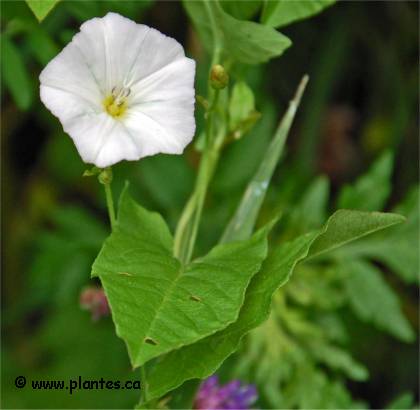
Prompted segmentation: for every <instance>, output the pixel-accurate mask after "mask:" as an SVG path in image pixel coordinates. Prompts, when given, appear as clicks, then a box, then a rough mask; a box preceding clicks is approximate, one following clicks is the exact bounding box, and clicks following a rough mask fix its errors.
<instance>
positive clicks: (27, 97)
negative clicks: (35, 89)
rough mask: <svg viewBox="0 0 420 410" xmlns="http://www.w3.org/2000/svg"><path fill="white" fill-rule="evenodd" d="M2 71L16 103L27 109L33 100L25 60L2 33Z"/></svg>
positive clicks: (0, 39) (22, 108)
mask: <svg viewBox="0 0 420 410" xmlns="http://www.w3.org/2000/svg"><path fill="white" fill-rule="evenodd" d="M0 43H1V72H2V78H3V80H4V83H5V85H6V87H7V89H8V90H9V91H10V94H11V95H12V97H13V100H14V101H15V103H16V105H17V106H18V107H19V108H20V109H21V110H27V109H28V108H29V106H30V105H31V102H32V97H33V95H32V86H31V82H30V77H29V74H28V71H27V70H26V65H25V61H24V60H23V58H22V55H21V54H20V52H19V50H18V48H17V47H16V46H15V45H14V44H13V43H12V41H11V40H10V39H9V38H8V37H7V36H6V35H4V34H3V35H1V38H0Z"/></svg>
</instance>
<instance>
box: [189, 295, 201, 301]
mask: <svg viewBox="0 0 420 410" xmlns="http://www.w3.org/2000/svg"><path fill="white" fill-rule="evenodd" d="M190 299H191V300H193V301H194V302H201V299H200V298H199V297H198V296H194V295H191V296H190Z"/></svg>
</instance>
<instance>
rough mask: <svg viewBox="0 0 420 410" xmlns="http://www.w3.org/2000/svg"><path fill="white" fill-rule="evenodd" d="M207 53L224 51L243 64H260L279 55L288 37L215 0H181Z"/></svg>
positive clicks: (288, 41)
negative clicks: (229, 10) (239, 16)
mask: <svg viewBox="0 0 420 410" xmlns="http://www.w3.org/2000/svg"><path fill="white" fill-rule="evenodd" d="M183 4H184V7H185V9H186V10H187V13H188V15H189V16H190V17H191V19H192V20H193V22H194V25H195V27H196V29H197V31H198V33H199V34H200V37H201V40H202V41H203V44H204V46H205V47H206V48H207V51H209V53H212V52H213V50H220V51H222V50H223V51H225V52H226V54H228V55H229V56H230V57H233V58H234V59H236V60H237V61H239V62H241V63H245V64H259V63H264V62H266V61H268V60H270V59H271V58H273V57H277V56H279V55H281V54H282V53H283V52H284V51H285V50H286V49H287V48H288V47H289V46H290V45H291V41H290V40H289V39H288V38H287V37H285V36H283V35H282V34H280V33H278V32H277V31H276V30H274V29H272V28H270V27H266V26H263V25H261V24H258V23H254V22H251V21H242V20H237V19H235V18H234V17H232V16H230V15H229V14H227V13H225V12H224V11H223V9H222V8H221V7H220V5H219V3H218V1H215V0H214V1H208V0H200V1H187V0H184V1H183Z"/></svg>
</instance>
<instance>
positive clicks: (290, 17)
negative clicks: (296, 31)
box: [261, 0, 336, 28]
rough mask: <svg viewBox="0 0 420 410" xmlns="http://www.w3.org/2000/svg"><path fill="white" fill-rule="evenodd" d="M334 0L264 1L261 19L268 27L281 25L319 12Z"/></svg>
mask: <svg viewBox="0 0 420 410" xmlns="http://www.w3.org/2000/svg"><path fill="white" fill-rule="evenodd" d="M335 1H336V0H292V1H291V0H277V1H266V2H265V3H264V8H263V12H262V16H261V21H262V22H263V23H264V24H266V25H268V26H270V27H276V28H278V27H282V26H285V25H287V24H290V23H293V22H295V21H298V20H303V19H306V18H308V17H311V16H314V15H315V14H318V13H320V12H321V11H322V10H323V9H325V8H326V7H329V6H331V5H332V4H334V3H335Z"/></svg>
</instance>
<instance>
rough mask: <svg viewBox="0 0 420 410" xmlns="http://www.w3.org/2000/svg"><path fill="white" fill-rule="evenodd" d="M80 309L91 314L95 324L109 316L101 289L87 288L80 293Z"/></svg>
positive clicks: (106, 302)
mask: <svg viewBox="0 0 420 410" xmlns="http://www.w3.org/2000/svg"><path fill="white" fill-rule="evenodd" d="M80 307H81V308H82V309H85V310H88V311H89V312H91V314H92V320H94V321H95V322H96V321H97V320H99V319H100V318H101V317H104V316H109V314H110V309H109V305H108V300H107V298H106V295H105V292H104V290H103V289H102V288H99V287H96V286H89V287H87V288H85V289H83V290H82V292H81V293H80Z"/></svg>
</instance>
